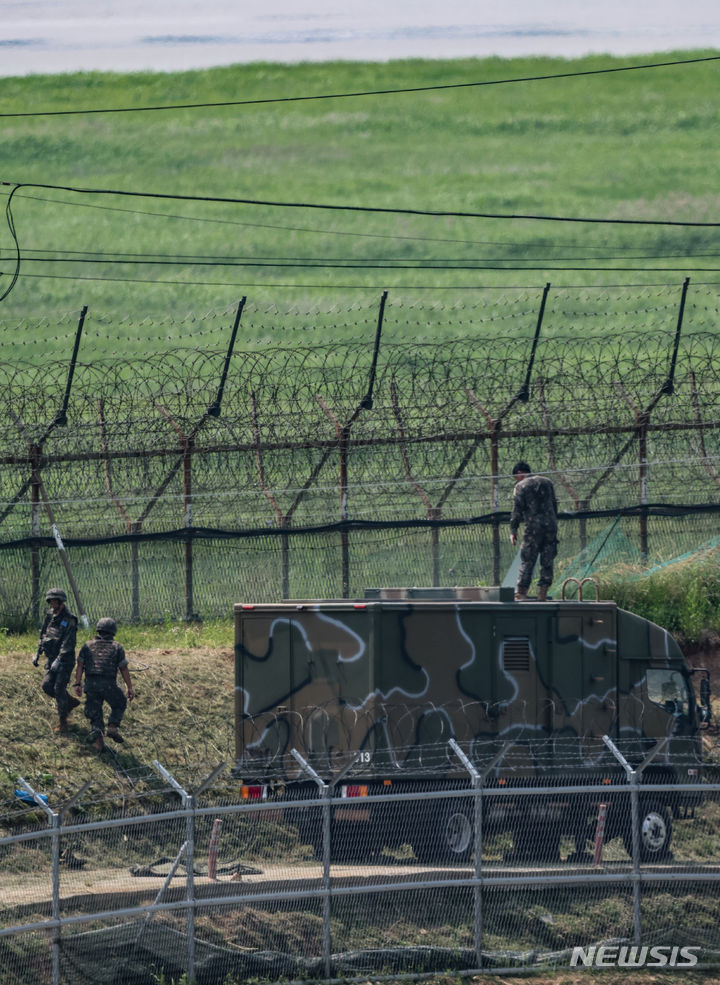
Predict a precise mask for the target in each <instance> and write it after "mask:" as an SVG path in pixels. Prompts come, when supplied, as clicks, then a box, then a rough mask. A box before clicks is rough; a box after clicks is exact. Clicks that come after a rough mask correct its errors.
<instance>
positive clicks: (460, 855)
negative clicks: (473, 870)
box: [413, 799, 475, 862]
mask: <svg viewBox="0 0 720 985" xmlns="http://www.w3.org/2000/svg"><path fill="white" fill-rule="evenodd" d="M474 844H475V822H474V815H473V809H472V805H471V804H464V803H462V802H461V801H459V800H455V799H453V800H451V801H449V802H448V803H446V804H440V805H438V806H437V807H435V809H434V810H433V811H431V812H427V813H426V815H425V824H424V825H423V826H422V827H421V828H418V830H417V832H416V835H415V839H414V841H413V849H414V851H415V854H416V855H417V857H418V859H419V860H420V861H421V862H467V860H468V859H469V858H470V856H471V855H472V851H473V847H474Z"/></svg>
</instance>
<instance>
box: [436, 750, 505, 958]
mask: <svg viewBox="0 0 720 985" xmlns="http://www.w3.org/2000/svg"><path fill="white" fill-rule="evenodd" d="M449 745H450V748H451V749H452V750H453V752H454V753H455V755H456V756H457V757H458V759H459V760H460V762H461V763H462V764H463V766H464V767H465V769H466V770H467V771H468V773H469V774H470V779H471V781H472V788H473V811H474V815H473V820H474V822H475V823H474V832H475V838H474V846H473V847H474V851H475V868H474V883H475V884H474V889H473V893H474V903H475V920H474V942H475V957H476V959H477V966H478V968H482V966H483V954H482V939H483V912H482V816H483V787H484V785H485V780H486V779H487V777H488V776H489V775H490V773H491V771H492V770H494V769H495V767H496V766H497V764H498V763H499V762H500V760H501V759H502V758H503V756H504V755H505V753H506V752H507V751H508V749H509V748H510V746H512V745H513V743H512V742H504V743H503V744H502V747H501V748H500V749H499V750H498V752H497V753H496V754H495V755H494V756H493V758H492V759H491V760H490V762H489V763H488V765H487V766H486V767H485V769H484V770H483V771H482V773H480V772H478V770H477V769H476V768H475V766H474V765H473V764H472V763H471V762H470V760H469V758H468V757H467V756H466V755H465V753H464V752H463V750H462V749H461V748H460V746H459V745H458V743H457V742H456V740H455V739H454V738H452V739H450V742H449Z"/></svg>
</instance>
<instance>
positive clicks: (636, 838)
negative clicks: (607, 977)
mask: <svg viewBox="0 0 720 985" xmlns="http://www.w3.org/2000/svg"><path fill="white" fill-rule="evenodd" d="M603 742H604V743H605V745H606V746H607V747H608V749H609V750H610V752H611V753H612V754H613V756H614V757H615V759H617V761H618V762H619V763H620V765H621V766H622V768H623V769H624V770H625V773H626V775H627V778H628V781H629V783H630V828H631V836H632V865H633V868H632V883H633V938H634V941H635V943H636V944H640V942H641V940H642V923H641V919H640V831H639V830H638V824H639V821H640V802H639V801H640V793H639V790H638V772H637V771H636V770H634V769H633V768H632V766H631V765H630V763H628V761H627V759H625V757H624V756H623V754H622V753H621V752H620V750H619V749H618V747H617V746H616V745H615V743H614V742H613V741H612V739H611V738H610V736H608V735H604V736H603Z"/></svg>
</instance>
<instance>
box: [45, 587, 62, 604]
mask: <svg viewBox="0 0 720 985" xmlns="http://www.w3.org/2000/svg"><path fill="white" fill-rule="evenodd" d="M50 599H59V601H60V602H67V595H66V594H65V592H64V591H63V590H62V588H48V590H47V592H46V593H45V601H46V602H49V601H50Z"/></svg>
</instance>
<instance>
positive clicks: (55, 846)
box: [18, 776, 60, 985]
mask: <svg viewBox="0 0 720 985" xmlns="http://www.w3.org/2000/svg"><path fill="white" fill-rule="evenodd" d="M18 783H19V784H20V786H21V787H22V788H23V789H24V790H26V791H27V792H28V793H29V794H30V796H31V797H32V799H33V800H34V801H35V803H36V804H38V805H39V806H40V807H42V809H43V810H44V811H45V813H46V814H47V816H48V817H49V818H50V824H51V826H52V836H51V841H50V849H51V853H52V854H51V857H52V919H53V923H54V924H55V926H54V927H53V937H52V985H60V814H58V813H57V812H55V811H54V810H53V809H52V808H51V807H50V806H49V805H48V804H46V803H45V801H44V800H43V799H42V797H41V796H40V794H38V793H36V792H35V791H34V790H33V788H32V787H31V786H30V784H29V783H28V782H27V780H24V779H23V778H22V777H21V776H19V777H18Z"/></svg>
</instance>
